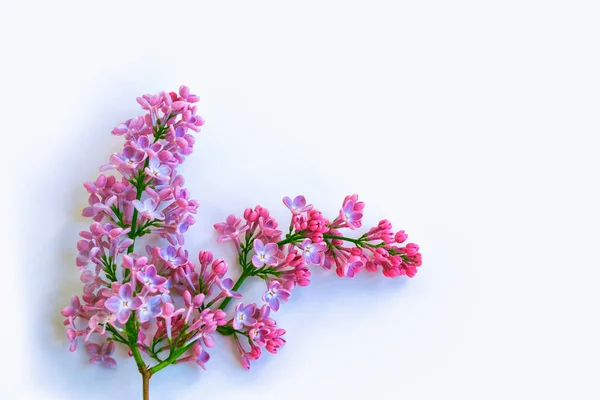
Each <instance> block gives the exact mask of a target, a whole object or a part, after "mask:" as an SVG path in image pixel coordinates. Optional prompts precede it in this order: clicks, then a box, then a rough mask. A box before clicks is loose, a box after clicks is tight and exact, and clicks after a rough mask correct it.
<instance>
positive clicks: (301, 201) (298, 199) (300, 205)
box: [294, 195, 306, 208]
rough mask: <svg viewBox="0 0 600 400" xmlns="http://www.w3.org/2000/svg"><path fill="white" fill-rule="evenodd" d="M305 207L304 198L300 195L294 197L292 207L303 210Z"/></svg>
mask: <svg viewBox="0 0 600 400" xmlns="http://www.w3.org/2000/svg"><path fill="white" fill-rule="evenodd" d="M305 205H306V198H305V197H304V196H302V195H300V196H296V198H295V199H294V206H295V207H296V208H303V207H304V206H305Z"/></svg>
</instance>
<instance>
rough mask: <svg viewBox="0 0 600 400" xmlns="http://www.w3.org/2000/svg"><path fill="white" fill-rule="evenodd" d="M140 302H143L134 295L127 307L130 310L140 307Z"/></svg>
mask: <svg viewBox="0 0 600 400" xmlns="http://www.w3.org/2000/svg"><path fill="white" fill-rule="evenodd" d="M142 304H144V301H143V300H142V299H141V298H139V297H138V296H136V297H134V298H133V299H131V304H130V305H129V308H130V309H132V310H137V309H138V308H140V307H141V305H142Z"/></svg>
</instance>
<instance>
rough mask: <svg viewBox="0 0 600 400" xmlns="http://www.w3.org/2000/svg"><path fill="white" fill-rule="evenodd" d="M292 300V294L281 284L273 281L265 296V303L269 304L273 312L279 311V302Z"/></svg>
mask: <svg viewBox="0 0 600 400" xmlns="http://www.w3.org/2000/svg"><path fill="white" fill-rule="evenodd" d="M289 298H290V292H289V291H288V290H286V289H284V288H282V287H281V284H280V283H279V282H278V281H272V282H271V283H270V284H269V286H268V288H267V291H266V292H265V293H264V294H263V296H262V299H263V301H265V302H267V303H269V306H270V307H271V309H273V311H278V310H279V301H280V300H281V301H284V302H285V301H288V299H289Z"/></svg>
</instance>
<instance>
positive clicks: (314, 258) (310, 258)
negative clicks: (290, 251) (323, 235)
mask: <svg viewBox="0 0 600 400" xmlns="http://www.w3.org/2000/svg"><path fill="white" fill-rule="evenodd" d="M301 247H302V250H304V259H305V260H306V263H307V264H313V265H321V263H322V262H323V252H325V250H327V243H325V242H319V243H313V242H312V241H311V240H310V239H304V240H303V241H302V244H301Z"/></svg>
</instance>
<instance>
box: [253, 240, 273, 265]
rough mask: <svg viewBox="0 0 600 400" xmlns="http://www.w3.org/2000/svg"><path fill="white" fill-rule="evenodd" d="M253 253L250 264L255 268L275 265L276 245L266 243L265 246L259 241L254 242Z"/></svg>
mask: <svg viewBox="0 0 600 400" xmlns="http://www.w3.org/2000/svg"><path fill="white" fill-rule="evenodd" d="M254 251H255V252H256V254H255V255H254V256H253V257H252V264H254V266H255V267H257V268H258V267H262V266H263V265H271V266H274V265H277V262H278V261H277V257H276V256H275V255H276V254H277V251H279V248H278V247H277V244H276V243H267V244H266V245H265V244H264V243H263V242H262V240H260V239H256V240H255V241H254Z"/></svg>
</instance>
